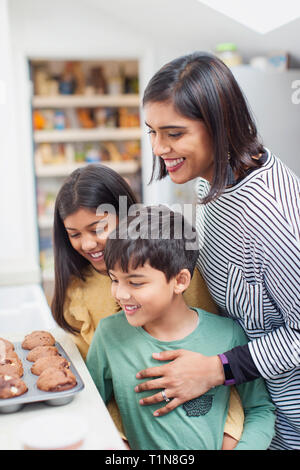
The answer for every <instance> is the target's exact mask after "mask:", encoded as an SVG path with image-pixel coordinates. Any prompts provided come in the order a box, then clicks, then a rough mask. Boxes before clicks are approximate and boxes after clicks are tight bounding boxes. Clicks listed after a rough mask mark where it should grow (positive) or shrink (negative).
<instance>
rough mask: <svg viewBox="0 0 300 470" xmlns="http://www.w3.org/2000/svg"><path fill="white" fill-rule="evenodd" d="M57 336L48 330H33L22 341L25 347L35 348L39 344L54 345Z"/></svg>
mask: <svg viewBox="0 0 300 470" xmlns="http://www.w3.org/2000/svg"><path fill="white" fill-rule="evenodd" d="M54 344H55V338H53V336H52V335H51V333H49V332H48V331H33V332H32V333H30V334H29V335H26V336H25V338H24V341H23V343H22V348H23V349H33V348H36V347H37V346H54Z"/></svg>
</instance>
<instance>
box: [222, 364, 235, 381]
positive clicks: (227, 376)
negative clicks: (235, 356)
mask: <svg viewBox="0 0 300 470" xmlns="http://www.w3.org/2000/svg"><path fill="white" fill-rule="evenodd" d="M223 367H224V374H225V380H232V379H233V378H234V377H233V373H232V370H231V367H230V365H229V364H223Z"/></svg>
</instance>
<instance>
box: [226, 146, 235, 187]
mask: <svg viewBox="0 0 300 470" xmlns="http://www.w3.org/2000/svg"><path fill="white" fill-rule="evenodd" d="M227 155H228V163H227V182H226V186H233V185H234V183H235V177H234V173H233V171H232V168H231V165H230V158H231V156H230V152H228V153H227Z"/></svg>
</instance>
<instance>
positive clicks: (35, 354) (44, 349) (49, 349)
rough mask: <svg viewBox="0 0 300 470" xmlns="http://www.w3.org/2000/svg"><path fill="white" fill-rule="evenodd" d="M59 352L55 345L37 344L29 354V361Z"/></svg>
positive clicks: (55, 354)
mask: <svg viewBox="0 0 300 470" xmlns="http://www.w3.org/2000/svg"><path fill="white" fill-rule="evenodd" d="M58 355H59V352H58V349H57V348H56V347H55V346H36V347H35V348H33V349H31V351H30V352H29V353H28V354H27V357H26V359H27V361H30V362H35V361H37V360H38V359H40V358H41V357H49V356H58Z"/></svg>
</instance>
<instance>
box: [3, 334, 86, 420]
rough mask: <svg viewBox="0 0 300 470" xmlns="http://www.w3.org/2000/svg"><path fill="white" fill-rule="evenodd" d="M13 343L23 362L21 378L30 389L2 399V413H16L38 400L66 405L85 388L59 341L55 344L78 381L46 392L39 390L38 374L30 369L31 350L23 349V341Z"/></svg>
mask: <svg viewBox="0 0 300 470" xmlns="http://www.w3.org/2000/svg"><path fill="white" fill-rule="evenodd" d="M13 344H14V346H15V352H16V353H17V355H18V356H19V358H20V359H21V361H22V364H23V368H24V374H23V377H21V379H22V380H23V381H24V382H25V384H26V385H27V387H28V390H27V392H26V393H24V394H23V395H20V396H18V397H15V398H6V399H0V413H14V412H16V411H19V410H20V409H21V408H22V407H23V406H24V405H26V404H29V403H37V402H44V403H46V404H47V405H50V406H60V405H66V404H67V403H69V402H71V401H72V400H73V398H74V397H75V395H76V394H77V393H78V392H80V391H81V390H82V389H83V388H84V383H83V381H82V379H81V377H80V375H79V374H78V372H77V370H76V369H75V367H74V365H73V364H72V361H71V359H70V358H69V356H68V355H67V353H66V352H65V350H64V349H63V347H62V346H61V345H60V344H59V343H58V342H56V343H55V346H56V347H57V349H58V352H59V354H61V355H62V356H63V357H65V358H66V359H67V361H68V362H69V363H70V370H71V372H73V374H74V375H75V377H76V381H77V384H76V385H75V387H73V388H71V389H69V390H64V391H61V392H44V391H42V390H39V389H38V388H37V386H36V381H37V379H38V376H37V375H34V374H32V372H31V370H30V369H31V367H32V365H33V362H30V361H27V359H26V356H27V354H28V353H29V350H28V349H23V348H22V346H21V344H22V343H21V342H15V343H13Z"/></svg>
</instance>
